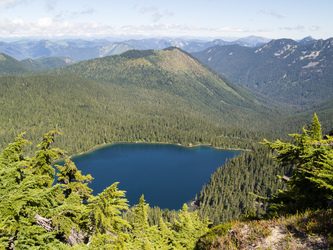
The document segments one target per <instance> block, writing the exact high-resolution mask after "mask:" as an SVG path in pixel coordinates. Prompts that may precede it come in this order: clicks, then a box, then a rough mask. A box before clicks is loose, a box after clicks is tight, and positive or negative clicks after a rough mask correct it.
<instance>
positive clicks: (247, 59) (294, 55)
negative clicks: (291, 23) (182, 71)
mask: <svg viewBox="0 0 333 250" xmlns="http://www.w3.org/2000/svg"><path fill="white" fill-rule="evenodd" d="M332 45H333V38H331V39H327V40H325V41H324V40H318V41H316V42H313V43H310V44H308V43H307V42H306V41H303V42H302V44H301V43H297V42H295V41H293V40H290V39H280V40H272V41H271V42H269V43H267V44H265V45H263V46H261V47H259V48H246V47H240V46H222V47H220V46H215V47H212V48H209V49H207V50H205V51H202V52H199V53H193V56H195V57H196V58H198V59H199V60H200V61H202V62H203V63H205V64H207V65H208V66H210V67H211V68H213V69H214V70H216V71H217V72H219V73H221V74H224V75H225V76H226V77H228V78H229V79H230V80H232V81H233V82H235V83H237V84H239V85H243V86H246V87H247V88H249V89H251V90H253V91H256V92H259V93H261V94H264V95H266V96H268V97H269V98H272V99H273V100H276V101H279V102H283V103H287V104H293V105H313V104H316V103H320V102H322V101H327V100H329V99H331V93H333V84H332V79H333V46H332Z"/></svg>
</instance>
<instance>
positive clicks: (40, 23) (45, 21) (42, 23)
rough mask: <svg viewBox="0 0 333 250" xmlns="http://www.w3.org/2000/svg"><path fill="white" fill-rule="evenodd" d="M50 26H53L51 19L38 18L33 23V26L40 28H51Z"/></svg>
mask: <svg viewBox="0 0 333 250" xmlns="http://www.w3.org/2000/svg"><path fill="white" fill-rule="evenodd" d="M52 24H53V19H52V18H51V17H45V18H40V19H38V20H37V21H36V22H35V25H36V26H37V27H41V28H47V27H51V26H52Z"/></svg>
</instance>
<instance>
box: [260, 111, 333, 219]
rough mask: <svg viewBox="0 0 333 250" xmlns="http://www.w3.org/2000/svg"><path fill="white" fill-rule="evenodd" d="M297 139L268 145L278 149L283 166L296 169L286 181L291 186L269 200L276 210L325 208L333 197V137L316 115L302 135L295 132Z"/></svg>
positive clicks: (278, 158) (291, 211)
mask: <svg viewBox="0 0 333 250" xmlns="http://www.w3.org/2000/svg"><path fill="white" fill-rule="evenodd" d="M290 136H291V137H293V138H294V141H293V142H291V143H289V142H287V143H286V142H281V141H279V140H277V141H275V142H269V141H267V140H265V142H264V144H265V145H267V146H269V147H270V148H271V149H273V150H276V151H277V152H278V156H277V157H276V160H277V161H278V162H279V163H281V165H291V166H292V167H293V172H292V175H291V177H290V179H289V180H286V182H287V185H288V189H287V190H286V191H280V192H278V193H277V194H275V195H274V196H273V197H272V198H270V199H267V201H268V202H270V203H271V208H272V209H273V211H275V212H282V213H295V212H297V211H305V210H306V209H323V208H327V206H328V205H332V200H333V164H332V163H333V138H332V137H331V136H323V135H322V132H321V124H320V122H319V119H318V117H317V115H316V114H315V115H314V118H313V121H312V124H311V125H308V126H307V127H304V128H303V133H302V134H291V135H290Z"/></svg>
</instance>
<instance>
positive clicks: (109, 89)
mask: <svg viewBox="0 0 333 250" xmlns="http://www.w3.org/2000/svg"><path fill="white" fill-rule="evenodd" d="M0 85H1V90H2V91H1V99H0V102H1V105H2V107H3V108H2V109H1V111H0V112H1V115H0V119H1V120H0V122H1V133H0V136H1V138H2V139H1V147H2V148H4V146H5V145H6V144H8V143H9V142H10V141H12V140H13V138H14V137H15V135H16V134H19V133H20V132H22V131H26V132H27V136H28V138H29V139H31V140H32V141H35V142H36V141H37V140H38V138H39V137H40V134H43V133H45V130H46V131H47V130H52V129H57V130H58V131H59V132H61V133H62V136H61V137H60V138H59V139H58V141H57V145H59V146H61V148H66V150H68V152H69V153H70V154H77V153H81V152H85V151H88V150H90V149H91V148H93V147H95V146H98V145H103V144H109V143H114V142H136V141H139V142H140V141H141V142H166V143H176V144H182V145H190V143H191V144H193V145H196V144H208V145H214V146H216V147H223V148H243V149H246V148H252V147H253V145H254V143H255V141H257V140H258V138H259V134H260V133H254V132H247V131H245V130H244V129H238V128H233V127H231V126H230V127H227V128H225V127H221V126H219V125H218V124H215V123H213V122H211V121H209V120H205V119H204V118H202V116H204V115H205V116H207V114H202V113H201V112H200V110H198V108H197V107H195V106H193V105H191V104H189V103H188V102H187V101H186V100H183V99H181V98H179V97H177V96H174V95H171V94H170V93H167V92H158V91H155V90H148V89H141V88H138V87H136V86H126V87H123V86H119V85H103V84H100V83H96V82H93V81H91V80H87V79H84V78H82V77H78V76H76V75H72V74H65V75H42V76H26V77H13V76H8V77H2V78H0Z"/></svg>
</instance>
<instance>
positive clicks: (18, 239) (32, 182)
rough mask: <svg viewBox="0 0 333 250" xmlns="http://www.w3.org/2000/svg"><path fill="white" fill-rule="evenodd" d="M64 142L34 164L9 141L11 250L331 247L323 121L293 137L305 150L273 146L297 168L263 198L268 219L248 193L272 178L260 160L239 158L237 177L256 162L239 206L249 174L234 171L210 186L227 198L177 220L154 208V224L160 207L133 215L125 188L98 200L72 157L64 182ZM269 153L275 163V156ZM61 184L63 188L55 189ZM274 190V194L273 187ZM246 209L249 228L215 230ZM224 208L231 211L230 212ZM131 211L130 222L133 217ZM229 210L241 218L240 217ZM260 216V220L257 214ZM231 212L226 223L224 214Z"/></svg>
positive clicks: (5, 242)
mask: <svg viewBox="0 0 333 250" xmlns="http://www.w3.org/2000/svg"><path fill="white" fill-rule="evenodd" d="M57 134H58V132H56V131H51V132H49V133H47V134H45V135H44V137H43V140H42V142H41V143H40V144H39V145H38V150H37V151H36V152H35V155H34V156H33V157H29V156H27V155H26V154H25V153H24V150H23V149H24V146H25V145H27V144H29V141H27V140H25V139H24V134H21V135H20V136H19V137H17V138H16V140H15V142H14V143H10V144H9V145H8V147H7V148H6V149H5V150H3V151H2V153H1V155H0V197H1V203H0V216H1V218H0V219H1V220H0V247H2V248H7V249H14V248H17V249H28V248H29V249H30V248H32V247H34V248H58V249H66V248H70V247H73V248H77V249H82V248H102V249H108V248H110V249H116V248H125V249H137V248H140V249H161V248H162V249H194V248H198V249H209V248H211V249H216V248H245V247H249V246H250V247H257V246H262V247H264V248H265V247H267V248H269V247H272V244H273V245H274V247H277V248H285V247H291V246H294V245H295V246H299V244H305V246H310V247H311V246H320V247H329V246H332V237H331V233H332V228H333V227H332V223H333V221H332V210H331V209H329V208H328V206H331V203H332V199H333V175H332V159H333V150H332V142H333V138H332V137H330V136H329V135H328V136H325V137H323V136H322V134H321V126H320V123H319V121H318V119H317V117H316V116H315V118H314V120H313V123H312V125H311V126H309V127H308V130H306V129H304V130H303V134H301V135H297V134H295V135H293V137H294V138H296V143H294V144H292V143H282V142H280V141H276V142H275V143H270V142H267V141H266V142H265V143H266V144H267V145H269V146H270V147H272V148H275V149H277V150H278V152H277V159H278V160H281V161H282V162H283V163H284V164H285V165H290V164H291V165H292V167H293V171H292V174H291V177H290V179H287V180H286V185H285V186H284V187H285V190H284V191H280V192H278V193H277V194H272V195H270V196H269V197H268V198H264V197H261V198H260V199H262V200H264V202H268V204H269V207H268V208H269V209H268V213H264V212H263V209H262V205H261V204H259V203H255V202H254V201H253V202H252V204H251V202H248V201H246V199H245V197H244V196H243V195H242V191H243V190H247V191H248V190H249V189H248V187H247V186H245V185H244V186H243V184H244V183H245V182H249V183H257V181H258V180H256V179H255V178H254V177H253V176H254V175H263V173H267V176H271V175H272V172H270V171H267V170H268V169H267V168H265V166H262V167H261V170H260V168H258V169H256V168H255V167H254V166H256V165H257V164H254V163H253V161H254V162H255V161H256V160H255V159H251V155H247V156H244V155H243V156H238V158H236V159H235V160H233V162H232V163H231V165H230V166H233V168H235V169H238V170H236V172H235V173H237V171H241V169H242V168H241V167H240V166H242V165H246V163H244V162H247V163H249V164H248V165H247V166H248V169H247V170H248V171H249V173H248V174H247V173H246V172H245V173H244V176H243V179H241V180H238V181H236V182H238V183H239V185H241V186H237V185H235V187H234V188H235V190H237V189H239V190H240V191H239V193H237V194H236V193H235V192H234V191H232V189H229V190H231V193H230V194H231V195H233V196H234V197H237V199H238V201H237V202H233V201H232V199H231V195H229V196H228V195H226V194H228V192H230V191H228V188H229V187H228V186H229V185H228V181H226V180H228V179H231V184H232V185H233V184H234V183H233V182H235V181H234V180H237V178H239V177H240V175H239V174H236V175H234V178H232V176H229V175H228V174H227V173H228V171H230V170H228V166H227V167H226V169H227V170H226V175H225V176H224V177H226V178H224V181H223V182H222V184H220V185H217V184H216V183H215V181H214V177H212V180H211V181H210V183H211V185H213V189H211V190H214V188H215V189H218V190H220V194H218V193H213V195H210V196H209V195H208V196H207V192H206V191H205V189H203V191H202V193H201V195H200V196H199V199H198V200H197V202H198V204H199V209H198V211H194V212H189V210H188V207H187V205H186V204H185V205H184V206H183V209H182V210H180V211H179V212H178V213H175V212H170V211H161V210H158V209H157V210H156V209H155V210H156V211H155V215H156V214H157V216H155V218H154V220H152V218H151V219H150V220H149V219H148V217H150V215H151V214H154V209H151V208H149V205H148V204H146V203H145V200H144V197H143V196H142V197H141V199H140V201H139V204H138V205H136V206H134V207H133V208H131V209H129V206H128V204H127V200H126V199H125V192H124V191H120V190H118V189H117V183H114V184H112V185H111V186H110V187H108V188H106V189H105V190H104V191H103V192H102V193H100V194H98V195H97V196H93V195H91V192H92V190H91V189H90V188H89V187H88V182H89V181H90V180H92V179H93V177H92V176H90V175H86V176H84V175H82V174H81V171H79V170H78V169H77V168H76V167H75V165H74V163H73V162H72V161H71V160H70V158H67V159H66V161H65V164H64V165H63V166H60V165H56V168H57V169H58V173H57V174H55V169H54V168H53V167H52V165H51V160H52V159H58V158H59V157H62V156H63V155H64V154H65V152H64V151H62V150H60V149H58V148H51V144H52V143H53V142H54V136H55V135H57ZM258 152H260V150H259V151H258ZM261 152H262V154H263V155H267V152H265V151H261ZM265 158H266V157H264V159H265ZM267 159H268V157H267ZM230 166H229V167H230ZM252 168H253V169H254V171H253V170H251V169H252ZM230 173H231V174H232V172H230ZM56 176H57V177H58V178H57V184H53V183H54V181H55V177H56ZM261 178H262V182H261V188H258V187H256V188H254V189H253V190H255V191H261V190H265V188H263V186H262V185H263V183H264V182H267V183H274V182H272V181H270V180H269V178H268V179H267V177H261ZM221 179H223V178H221ZM233 179H234V180H233ZM246 180H247V181H246ZM268 185H269V184H268ZM208 186H209V185H208ZM250 186H251V185H250ZM273 186H274V185H272V188H273ZM276 187H277V186H275V188H276ZM309 187H310V188H309ZM269 192H272V191H271V189H270V191H269ZM269 192H268V193H269ZM264 193H267V191H266V192H264ZM220 195H222V196H226V197H227V201H224V203H223V202H222V203H219V202H214V200H219V199H220V198H219V197H220ZM204 197H206V198H204ZM207 197H210V199H208V198H207ZM208 200H211V202H207V201H208ZM204 201H205V202H204ZM281 201H282V202H281ZM200 202H201V203H202V204H201V205H200ZM237 203H238V204H239V209H240V210H241V209H242V208H243V207H247V208H248V210H247V211H246V213H244V214H243V216H242V218H243V221H242V220H241V221H239V220H238V221H234V220H233V221H231V222H227V223H224V224H220V223H216V222H219V219H220V220H227V219H228V218H232V217H234V218H235V217H239V212H237V211H238V210H237V207H234V204H237ZM219 204H227V208H225V207H223V206H222V205H219ZM327 204H328V205H327ZM224 206H225V205H224ZM229 207H230V209H228V208H229ZM249 208H252V210H251V209H250V210H249ZM258 208H261V209H258ZM126 210H128V213H129V214H128V213H127V215H126V214H125V213H124V212H125V211H126ZM217 210H218V211H219V212H217ZM229 210H230V211H232V213H231V215H230V213H228V212H229ZM260 210H261V213H259V212H258V211H260ZM299 211H302V213H299ZM224 213H225V214H226V216H223V214H224ZM289 214H295V215H292V216H290V215H289ZM221 215H222V216H221ZM210 216H211V218H213V219H214V223H215V224H220V225H218V226H217V227H214V228H212V229H209V227H210V225H211V224H212V223H211V222H210V221H209V218H210ZM267 216H269V217H271V218H272V216H273V218H275V219H271V220H264V219H262V220H260V221H257V220H258V219H259V217H261V218H265V217H267ZM203 217H205V218H203ZM221 218H222V219H221ZM253 219H254V220H253ZM244 220H245V221H246V223H245V222H244ZM281 232H283V233H281ZM302 234H306V235H308V234H310V235H312V236H313V235H314V236H315V237H323V240H322V242H321V243H320V242H318V240H313V237H312V238H311V237H310V240H306V241H305V242H304V240H302V237H301V239H297V240H294V237H295V236H297V235H298V237H299V235H302ZM281 235H282V236H281ZM269 237H270V238H269ZM303 238H304V237H303ZM269 242H270V243H269ZM272 242H273V243H272ZM296 248H297V247H296Z"/></svg>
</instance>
